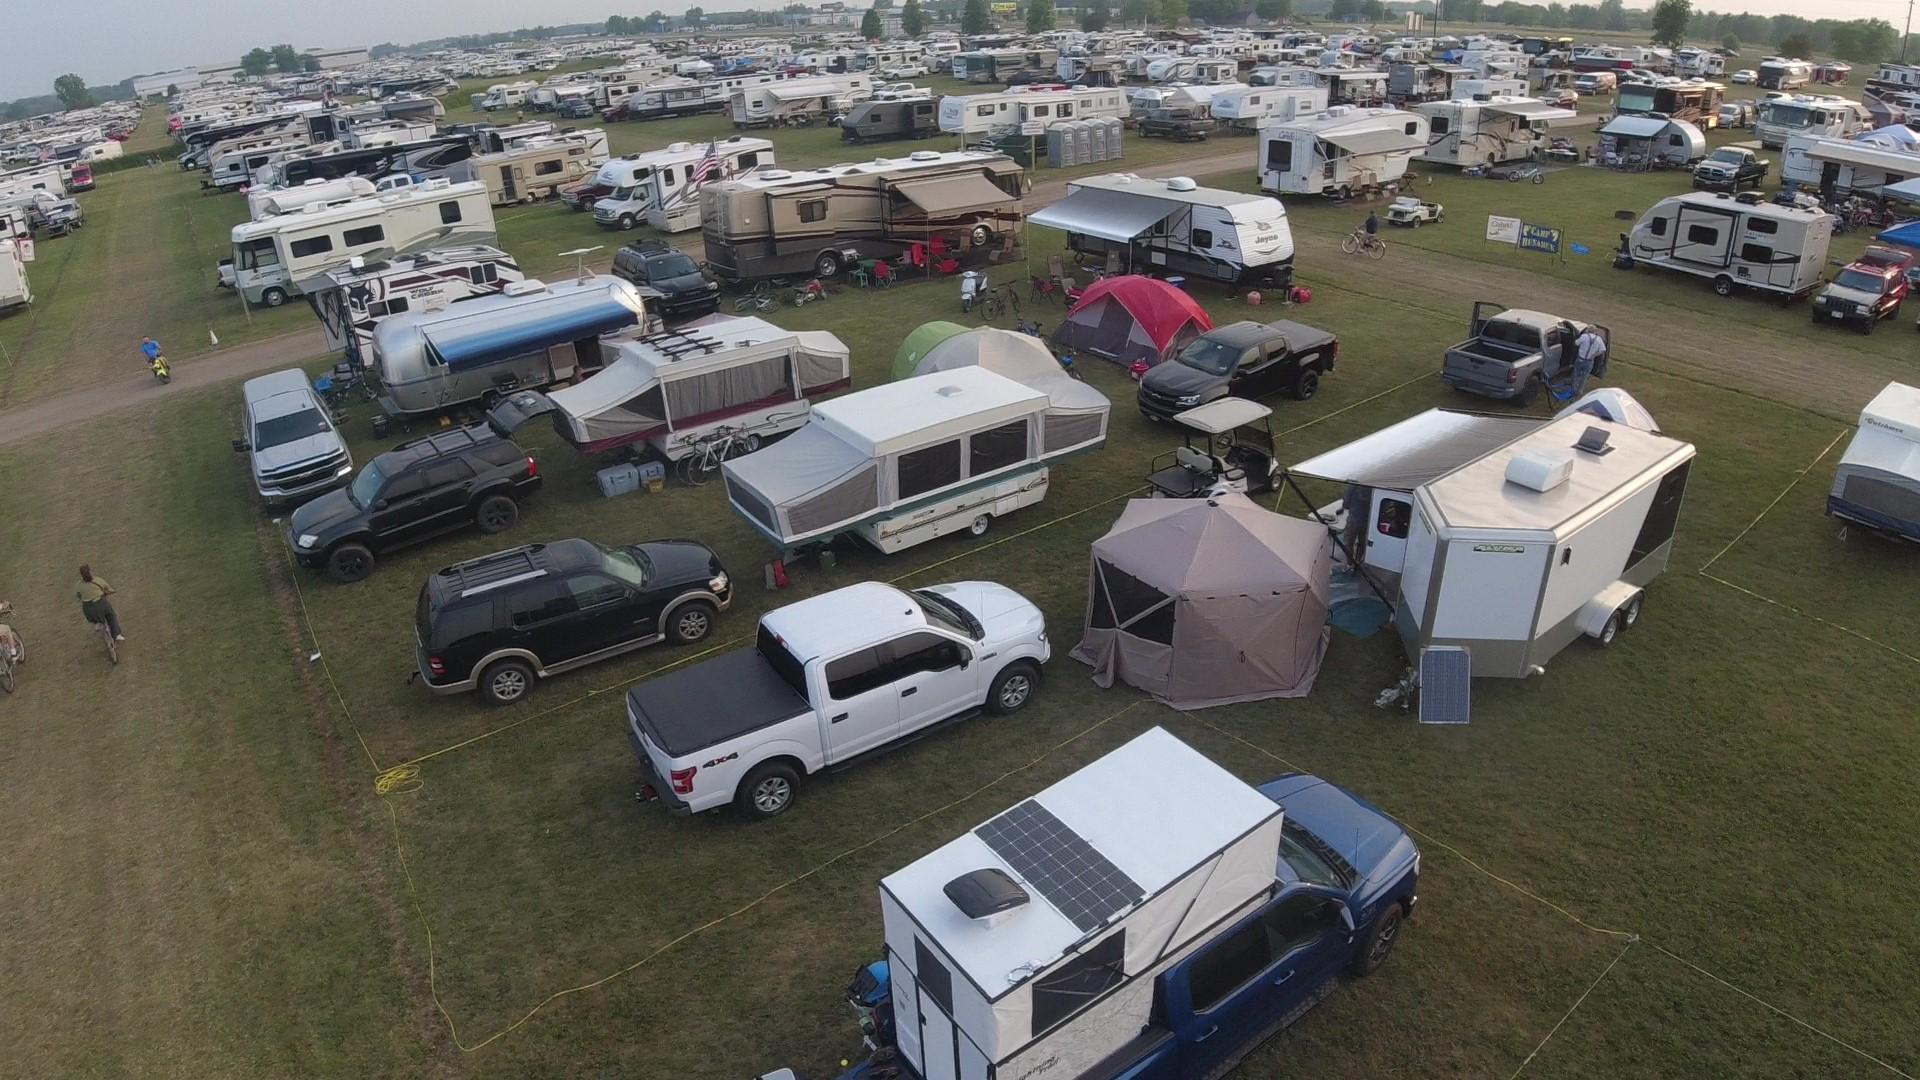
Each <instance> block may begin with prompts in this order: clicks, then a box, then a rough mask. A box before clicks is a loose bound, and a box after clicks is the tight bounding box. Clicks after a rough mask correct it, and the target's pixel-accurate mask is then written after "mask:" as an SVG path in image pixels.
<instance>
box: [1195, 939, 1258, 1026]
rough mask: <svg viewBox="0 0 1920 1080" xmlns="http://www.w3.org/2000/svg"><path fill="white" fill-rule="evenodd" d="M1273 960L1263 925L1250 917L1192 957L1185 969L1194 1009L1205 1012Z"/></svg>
mask: <svg viewBox="0 0 1920 1080" xmlns="http://www.w3.org/2000/svg"><path fill="white" fill-rule="evenodd" d="M1272 962H1273V953H1272V951H1271V949H1270V947H1269V946H1268V943H1267V930H1266V926H1265V925H1264V923H1263V922H1262V921H1261V920H1260V919H1250V920H1248V921H1247V922H1246V924H1245V925H1243V926H1241V927H1240V928H1239V929H1237V930H1235V931H1233V932H1232V933H1230V934H1228V935H1227V936H1226V937H1224V938H1221V939H1220V940H1219V941H1217V942H1215V943H1214V944H1213V945H1212V946H1210V947H1209V948H1208V949H1207V950H1206V951H1205V952H1203V953H1201V954H1200V955H1199V956H1197V957H1195V958H1194V961H1193V967H1191V968H1189V969H1188V971H1187V983H1188V986H1189V987H1190V988H1191V990H1192V994H1193V1011H1194V1012H1206V1011H1207V1010H1208V1009H1211V1008H1213V1007H1214V1006H1215V1005H1218V1004H1220V1003H1221V1002H1222V1001H1225V1000H1226V998H1227V995H1229V994H1231V993H1233V992H1234V991H1235V990H1238V989H1239V988H1240V987H1242V986H1244V985H1246V983H1247V981H1248V980H1250V979H1252V978H1253V977H1254V976H1255V975H1258V974H1260V972H1261V971H1262V970H1263V969H1265V968H1266V966H1267V965H1268V964H1270V963H1272Z"/></svg>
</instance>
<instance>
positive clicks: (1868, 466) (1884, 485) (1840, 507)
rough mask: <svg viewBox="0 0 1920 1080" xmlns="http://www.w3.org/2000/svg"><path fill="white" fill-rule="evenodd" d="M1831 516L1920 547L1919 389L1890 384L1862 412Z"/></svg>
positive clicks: (1838, 475) (1830, 501) (1832, 497)
mask: <svg viewBox="0 0 1920 1080" xmlns="http://www.w3.org/2000/svg"><path fill="white" fill-rule="evenodd" d="M1827 515H1828V516H1829V517H1835V518H1839V519H1840V520H1841V521H1843V522H1847V523H1850V524H1854V525H1861V526H1864V527H1866V528H1869V529H1872V530H1874V531H1875V532H1879V533H1882V534H1884V535H1886V536H1891V537H1897V538H1899V539H1902V540H1911V541H1914V542H1916V543H1920V389H1915V388H1913V387H1911V386H1906V385H1904V384H1901V383H1888V384H1887V387H1886V389H1884V390H1882V391H1880V393H1879V394H1877V395H1875V397H1874V399H1873V400H1872V401H1870V402H1868V403H1867V407H1866V408H1864V409H1862V410H1860V430H1859V431H1857V432H1855V433H1854V436H1853V441H1852V442H1850V443H1848V444H1847V452H1846V453H1844V454H1842V455H1841V456H1840V467H1839V469H1837V470H1835V472H1834V475H1833V490H1832V492H1831V493H1829V494H1828V495H1827Z"/></svg>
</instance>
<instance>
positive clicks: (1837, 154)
mask: <svg viewBox="0 0 1920 1080" xmlns="http://www.w3.org/2000/svg"><path fill="white" fill-rule="evenodd" d="M1807 156H1808V157H1810V158H1812V159H1814V160H1815V161H1841V162H1845V163H1847V164H1848V165H1862V166H1865V167H1866V168H1869V169H1879V170H1880V171H1882V172H1888V173H1894V174H1896V175H1901V176H1905V175H1909V174H1912V173H1916V172H1920V155H1915V154H1913V153H1910V152H1908V151H1905V150H1895V149H1893V148H1891V147H1886V146H1873V145H1871V144H1867V143H1856V142H1840V141H1837V140H1830V139H1822V140H1820V141H1819V142H1816V143H1814V144H1813V146H1811V147H1809V148H1808V150H1807Z"/></svg>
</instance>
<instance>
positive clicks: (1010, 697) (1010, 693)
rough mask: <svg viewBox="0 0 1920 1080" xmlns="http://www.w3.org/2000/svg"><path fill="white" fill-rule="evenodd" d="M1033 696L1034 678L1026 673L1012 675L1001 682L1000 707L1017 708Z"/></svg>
mask: <svg viewBox="0 0 1920 1080" xmlns="http://www.w3.org/2000/svg"><path fill="white" fill-rule="evenodd" d="M1032 696H1033V680H1032V679H1029V678H1028V677H1027V676H1025V675H1010V676H1008V677H1007V681H1006V682H1004V683H1002V684H1000V707H1001V708H1003V709H1017V708H1019V707H1020V706H1022V705H1025V704H1026V703H1027V699H1028V698H1029V697H1032Z"/></svg>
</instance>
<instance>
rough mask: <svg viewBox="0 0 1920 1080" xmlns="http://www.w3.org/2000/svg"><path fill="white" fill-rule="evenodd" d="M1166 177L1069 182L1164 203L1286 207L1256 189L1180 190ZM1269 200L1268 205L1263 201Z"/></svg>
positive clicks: (1278, 210) (1279, 213)
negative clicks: (1165, 178)
mask: <svg viewBox="0 0 1920 1080" xmlns="http://www.w3.org/2000/svg"><path fill="white" fill-rule="evenodd" d="M1168 183H1169V181H1168V180H1162V179H1158V178H1151V177H1142V176H1139V175H1136V174H1134V173H1119V172H1115V173H1105V174H1103V175H1100V176H1083V177H1080V178H1079V179H1077V180H1075V181H1073V183H1072V184H1071V185H1070V188H1071V189H1078V188H1095V189H1098V190H1101V191H1121V192H1125V193H1126V194H1129V195H1140V196H1144V197H1146V198H1150V199H1165V200H1166V201H1168V202H1179V203H1190V204H1193V205H1195V206H1219V207H1227V208H1232V207H1237V206H1248V205H1257V206H1259V207H1261V208H1263V209H1271V210H1272V211H1274V214H1273V216H1274V217H1286V216H1287V211H1286V208H1285V207H1284V206H1283V205H1281V202H1280V200H1279V199H1276V198H1274V197H1273V196H1271V195H1262V194H1260V193H1258V192H1245V191H1228V190H1226V189H1224V188H1209V187H1195V188H1190V189H1188V190H1185V191H1182V190H1180V189H1178V188H1173V187H1169V186H1168ZM1269 203H1271V204H1272V206H1271V207H1269V206H1268V205H1267V204H1269Z"/></svg>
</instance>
